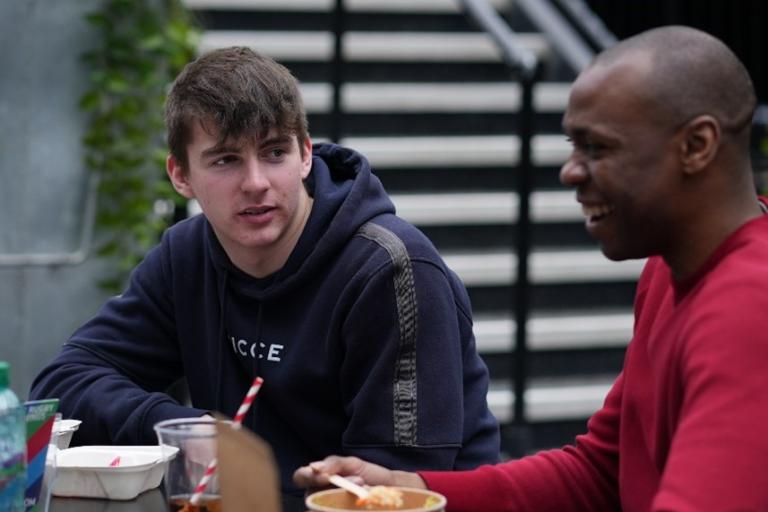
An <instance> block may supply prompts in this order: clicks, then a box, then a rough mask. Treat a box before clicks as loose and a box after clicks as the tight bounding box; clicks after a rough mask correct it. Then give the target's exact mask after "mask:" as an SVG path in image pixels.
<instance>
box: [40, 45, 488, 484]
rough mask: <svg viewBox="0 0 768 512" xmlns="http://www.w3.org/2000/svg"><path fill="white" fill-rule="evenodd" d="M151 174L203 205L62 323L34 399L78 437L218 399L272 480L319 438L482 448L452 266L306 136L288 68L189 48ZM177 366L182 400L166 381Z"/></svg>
mask: <svg viewBox="0 0 768 512" xmlns="http://www.w3.org/2000/svg"><path fill="white" fill-rule="evenodd" d="M165 116H166V125H167V129H168V143H169V147H170V155H169V157H168V160H167V170H168V176H169V177H170V179H171V181H172V183H173V185H174V187H175V188H176V190H177V191H178V192H179V193H180V194H181V195H183V196H184V197H186V198H189V199H193V198H194V199H196V200H197V201H198V202H199V204H200V207H201V208H202V211H203V214H202V215H197V216H195V217H192V218H190V219H187V220H185V221H183V222H180V223H179V224H177V225H175V226H173V227H172V228H170V229H169V230H168V231H167V232H166V233H165V235H164V236H163V238H162V241H161V242H160V244H159V246H157V247H156V248H154V249H153V250H151V251H150V252H149V253H148V254H147V256H146V258H145V259H144V261H143V262H142V263H141V264H140V265H139V266H138V267H137V268H136V269H135V270H134V272H133V273H132V275H131V279H130V283H129V285H128V288H127V289H126V290H125V292H124V293H123V294H122V295H120V296H118V297H115V298H113V299H111V300H109V301H108V302H107V303H106V304H105V305H104V306H103V308H102V309H101V310H100V311H99V312H98V313H97V315H96V316H95V317H94V318H92V319H91V320H90V321H89V322H87V323H86V324H85V325H83V326H82V327H81V328H80V329H78V330H77V331H76V332H75V334H74V335H73V336H72V337H71V338H70V340H69V341H68V342H67V343H66V344H65V345H64V347H63V348H62V350H61V352H60V354H59V355H58V356H57V357H56V358H55V360H54V361H53V362H52V363H51V364H50V365H48V367H46V368H45V369H44V370H43V371H42V373H41V374H40V375H39V376H38V377H37V379H36V380H35V382H34V383H33V386H32V392H31V397H32V398H43V397H58V398H59V399H60V400H61V402H60V408H61V411H62V412H63V413H64V415H65V416H66V417H73V418H78V419H80V420H82V421H83V423H82V425H81V427H80V429H79V430H78V432H77V434H76V437H75V439H74V442H75V443H79V444H112V443H114V444H154V443H156V442H157V440H156V437H155V434H154V432H153V429H152V427H153V425H154V424H155V423H157V422H158V421H161V420H165V419H168V418H178V417H194V416H202V415H205V414H207V413H208V412H210V411H221V412H222V413H224V414H227V415H229V416H233V415H234V413H235V411H236V410H237V407H238V405H239V403H240V401H241V400H242V398H243V396H244V394H245V392H246V390H247V389H248V386H249V384H250V383H251V381H252V379H253V378H254V376H256V375H260V376H262V377H263V378H264V386H263V388H262V390H261V391H260V393H259V396H258V398H257V400H256V401H255V403H254V406H253V407H252V409H251V412H250V413H249V415H248V417H247V419H246V420H245V422H244V423H245V424H246V425H247V426H248V427H250V428H251V429H253V430H254V431H255V432H257V433H258V434H260V435H261V436H262V437H263V438H264V439H266V440H267V441H268V442H269V443H271V445H272V448H273V450H274V451H275V455H276V458H277V461H278V464H279V466H280V470H281V476H282V485H283V492H284V493H286V494H292V493H293V494H298V495H300V493H301V491H299V490H297V489H296V488H295V487H294V485H293V483H292V481H291V475H292V473H293V471H294V470H295V469H296V468H297V467H299V466H302V465H304V464H307V463H308V462H309V461H311V460H316V459H318V458H322V457H324V456H326V455H328V454H331V453H344V454H349V455H356V456H359V457H362V458H365V459H368V460H373V461H376V462H379V463H381V464H384V465H386V466H390V467H397V468H402V469H417V468H418V469H424V468H430V469H469V468H474V467H476V466H478V465H480V464H483V463H489V462H495V461H496V460H497V457H498V449H499V435H498V426H497V423H496V421H495V419H494V417H493V416H492V415H491V413H490V411H489V410H488V407H487V403H486V393H487V390H488V372H487V369H486V367H485V365H484V364H483V362H482V360H481V359H480V357H479V356H478V354H477V352H476V348H475V342H474V337H473V334H472V320H471V310H470V304H469V299H468V296H467V293H466V290H465V289H464V287H463V285H462V283H461V282H460V281H459V279H458V278H457V277H456V275H455V274H454V273H453V272H452V271H451V270H450V269H448V268H447V267H446V266H445V263H444V262H443V260H442V259H441V258H440V256H439V255H438V253H437V251H436V250H435V248H434V247H433V245H432V244H431V243H430V242H429V240H428V239H427V238H426V237H425V236H424V235H423V234H422V233H421V232H419V231H418V230H417V229H416V228H414V227H413V226H411V225H410V224H408V223H407V222H405V221H404V220H402V219H400V218H399V217H397V216H396V215H395V208H394V206H393V204H392V202H391V201H390V199H389V197H388V196H387V194H386V192H385V191H384V189H383V188H382V185H381V183H380V182H379V180H378V178H376V177H375V176H374V175H373V174H372V173H371V169H370V166H369V164H368V162H367V161H366V159H365V157H363V156H362V155H360V154H359V153H356V152H354V151H352V150H350V149H347V148H343V147H341V146H337V145H333V144H318V145H315V146H314V147H313V146H312V143H311V141H310V137H309V135H308V132H307V120H306V114H305V111H304V108H303V105H302V102H301V98H300V95H299V89H298V84H297V82H296V80H295V78H294V77H293V76H292V75H291V74H290V72H289V71H288V70H287V69H285V68H284V67H283V66H281V65H279V64H277V63H276V62H274V61H273V60H271V59H269V58H267V57H264V56H262V55H259V54H258V53H255V52H253V51H251V50H249V49H246V48H229V49H223V50H217V51H214V52H211V53H208V54H206V55H203V56H201V57H200V58H199V59H197V60H196V61H195V62H193V63H191V64H189V65H188V66H187V67H186V68H185V70H184V71H183V72H182V73H181V74H180V75H179V77H178V78H177V79H176V81H175V82H174V84H173V88H172V90H171V92H170V94H169V97H168V101H167V104H166V113H165ZM181 377H186V380H187V382H188V385H189V393H190V398H191V404H192V405H191V406H186V405H182V404H179V403H178V402H176V401H174V400H173V399H172V398H171V397H170V396H168V395H167V394H165V392H164V391H165V390H166V389H167V388H168V387H169V385H171V384H172V383H174V382H175V381H177V380H178V379H180V378H181Z"/></svg>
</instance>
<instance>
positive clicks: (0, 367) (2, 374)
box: [0, 361, 11, 388]
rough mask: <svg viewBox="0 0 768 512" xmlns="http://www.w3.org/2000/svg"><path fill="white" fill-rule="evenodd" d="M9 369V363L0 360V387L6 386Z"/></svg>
mask: <svg viewBox="0 0 768 512" xmlns="http://www.w3.org/2000/svg"><path fill="white" fill-rule="evenodd" d="M10 370H11V365H9V364H8V363H6V362H5V361H0V388H7V387H8V373H9V372H10Z"/></svg>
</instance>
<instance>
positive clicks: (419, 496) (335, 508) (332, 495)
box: [305, 487, 446, 512]
mask: <svg viewBox="0 0 768 512" xmlns="http://www.w3.org/2000/svg"><path fill="white" fill-rule="evenodd" d="M397 489H398V490H400V492H402V493H403V506H402V507H400V508H397V509H394V510H397V512H442V511H443V510H445V503H446V501H445V496H443V495H442V494H438V493H436V492H434V491H429V490H426V489H411V488H408V487H397ZM355 501H357V497H356V496H355V495H353V494H352V493H350V492H347V491H345V490H344V489H328V490H326V491H320V492H316V493H314V494H310V495H309V496H307V498H306V500H305V504H306V506H307V508H308V509H309V510H312V511H317V512H351V511H355V510H372V509H371V508H370V507H367V506H358V505H356V504H355ZM373 510H385V509H380V508H374V509H373Z"/></svg>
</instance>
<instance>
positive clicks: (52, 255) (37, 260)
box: [0, 174, 99, 267]
mask: <svg viewBox="0 0 768 512" xmlns="http://www.w3.org/2000/svg"><path fill="white" fill-rule="evenodd" d="M98 184H99V178H98V176H97V175H95V174H91V177H90V179H89V180H88V190H87V197H86V199H85V207H84V208H83V223H82V226H81V229H80V244H79V246H78V248H77V249H75V250H74V251H71V252H41V253H17V254H13V253H7V254H0V267H28V266H57V265H79V264H81V263H83V262H84V261H85V260H86V259H87V258H88V254H89V253H90V251H91V241H92V240H93V228H94V225H95V223H96V202H97V198H98V190H99V186H98Z"/></svg>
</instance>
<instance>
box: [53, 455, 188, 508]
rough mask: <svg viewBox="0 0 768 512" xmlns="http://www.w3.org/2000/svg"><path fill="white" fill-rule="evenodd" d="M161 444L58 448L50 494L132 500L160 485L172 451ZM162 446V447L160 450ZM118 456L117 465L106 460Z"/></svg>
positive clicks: (112, 459)
mask: <svg viewBox="0 0 768 512" xmlns="http://www.w3.org/2000/svg"><path fill="white" fill-rule="evenodd" d="M170 448H171V447H168V446H165V447H162V448H161V447H160V446H78V447H76V448H68V449H66V450H61V451H60V452H59V453H58V455H57V457H56V463H57V466H58V469H57V474H56V480H55V482H54V485H53V495H54V496H61V497H67V498H102V499H108V500H132V499H134V498H135V497H136V496H138V495H139V494H141V493H143V492H144V491H148V490H149V489H154V488H155V487H157V486H158V485H160V481H161V480H162V479H163V473H164V472H165V468H166V467H167V466H168V462H169V461H170V460H171V459H172V458H173V457H174V456H175V455H176V451H178V450H176V451H170ZM163 450H165V451H163ZM115 457H120V463H119V464H118V465H117V466H110V463H111V462H112V461H114V460H115Z"/></svg>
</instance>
